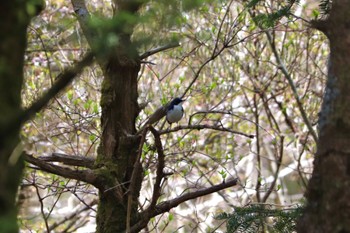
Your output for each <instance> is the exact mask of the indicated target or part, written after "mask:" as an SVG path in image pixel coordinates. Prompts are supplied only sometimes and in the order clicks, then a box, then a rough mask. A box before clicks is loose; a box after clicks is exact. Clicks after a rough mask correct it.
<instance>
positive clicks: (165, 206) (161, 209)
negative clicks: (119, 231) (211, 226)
mask: <svg viewBox="0 0 350 233" xmlns="http://www.w3.org/2000/svg"><path fill="white" fill-rule="evenodd" d="M235 185H237V179H232V180H229V181H227V182H223V183H221V184H218V185H214V186H211V187H208V188H202V189H198V190H197V191H194V192H189V193H186V194H183V195H181V196H179V197H177V198H174V199H172V200H169V201H164V202H161V203H159V204H158V205H156V206H155V207H154V208H152V209H150V208H148V209H147V210H145V211H143V212H142V213H141V216H142V219H141V220H140V221H139V222H138V223H136V224H135V225H134V226H132V228H131V232H135V233H136V232H139V231H140V230H141V229H143V228H144V227H146V226H147V223H148V222H149V220H150V219H151V218H153V217H155V216H157V215H159V214H163V213H165V212H168V211H169V210H171V209H172V208H175V207H176V206H178V205H180V204H181V203H183V202H185V201H188V200H191V199H195V198H198V197H202V196H205V195H208V194H211V193H215V192H218V191H220V190H223V189H226V188H229V187H232V186H235Z"/></svg>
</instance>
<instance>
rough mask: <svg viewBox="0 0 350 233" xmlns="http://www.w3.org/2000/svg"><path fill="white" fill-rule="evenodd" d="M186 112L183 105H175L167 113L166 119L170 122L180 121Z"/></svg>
mask: <svg viewBox="0 0 350 233" xmlns="http://www.w3.org/2000/svg"><path fill="white" fill-rule="evenodd" d="M183 114H184V112H183V109H182V106H181V105H175V106H174V108H173V109H171V110H169V111H168V112H167V114H166V119H167V121H168V122H170V123H174V122H178V121H179V120H181V118H182V116H183Z"/></svg>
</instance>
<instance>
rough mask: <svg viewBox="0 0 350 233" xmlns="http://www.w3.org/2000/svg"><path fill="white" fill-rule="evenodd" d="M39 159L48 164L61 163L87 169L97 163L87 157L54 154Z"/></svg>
mask: <svg viewBox="0 0 350 233" xmlns="http://www.w3.org/2000/svg"><path fill="white" fill-rule="evenodd" d="M38 159H40V160H41V161H46V162H61V163H63V164H65V165H71V166H79V167H86V168H90V169H92V168H93V166H94V163H95V160H94V159H93V158H89V157H86V156H74V155H67V154H62V153H52V154H51V155H49V156H40V157H38Z"/></svg>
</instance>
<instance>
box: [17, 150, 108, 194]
mask: <svg viewBox="0 0 350 233" xmlns="http://www.w3.org/2000/svg"><path fill="white" fill-rule="evenodd" d="M24 159H25V160H26V161H27V162H28V163H31V164H33V165H35V166H37V167H38V168H39V169H40V170H42V171H46V172H50V173H52V174H56V175H59V176H62V177H65V178H69V179H75V180H80V181H83V182H86V183H89V184H92V185H94V186H95V187H97V188H99V187H100V186H101V185H102V184H103V182H102V181H101V180H100V178H99V177H98V176H97V175H96V174H95V173H94V172H93V171H92V170H90V169H85V170H73V169H70V168H67V167H61V166H57V165H54V164H50V163H47V162H45V161H42V160H41V159H38V158H35V157H33V156H32V155H29V154H25V155H24Z"/></svg>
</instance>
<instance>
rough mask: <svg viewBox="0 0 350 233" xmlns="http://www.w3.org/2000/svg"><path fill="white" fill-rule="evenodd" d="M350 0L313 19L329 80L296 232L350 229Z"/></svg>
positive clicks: (337, 2) (339, 1)
mask: <svg viewBox="0 0 350 233" xmlns="http://www.w3.org/2000/svg"><path fill="white" fill-rule="evenodd" d="M349 12H350V1H349V0H334V1H333V5H332V10H331V13H330V15H329V17H328V18H327V19H326V20H325V21H318V22H315V27H316V28H317V29H319V30H321V31H322V32H324V33H325V34H326V35H327V37H328V39H329V44H330V57H329V67H328V80H327V86H326V92H325V96H324V99H323V105H322V110H321V112H320V115H319V140H318V143H317V153H316V156H315V161H314V171H313V174H312V178H311V180H310V183H309V187H308V190H307V193H306V197H307V207H306V211H305V213H304V215H303V216H302V218H301V219H300V220H299V222H298V232H305V233H306V232H307V233H316V232H317V233H320V232H321V233H322V232H332V233H345V232H350V224H349V223H350V202H349V199H350V56H349V54H350V17H349Z"/></svg>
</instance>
